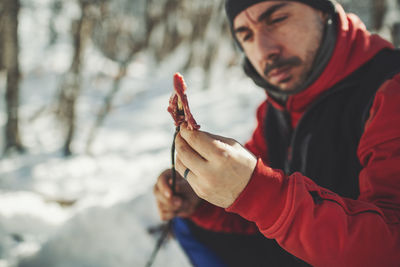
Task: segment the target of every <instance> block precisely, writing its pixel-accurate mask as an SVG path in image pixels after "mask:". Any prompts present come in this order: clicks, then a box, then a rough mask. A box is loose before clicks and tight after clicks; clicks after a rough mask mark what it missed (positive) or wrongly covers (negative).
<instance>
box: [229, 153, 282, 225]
mask: <svg viewBox="0 0 400 267" xmlns="http://www.w3.org/2000/svg"><path fill="white" fill-rule="evenodd" d="M286 195H287V177H286V176H285V175H284V173H283V172H282V171H280V170H274V169H272V168H270V167H268V166H266V165H265V164H264V162H263V161H262V160H261V159H258V161H257V165H256V167H255V169H254V172H253V175H252V177H251V178H250V181H249V183H248V184H247V186H246V187H245V189H244V190H243V191H242V193H241V194H240V195H239V197H238V198H237V199H236V200H235V202H234V203H233V204H232V205H231V206H230V207H228V208H227V209H226V211H228V212H233V213H237V214H239V215H240V216H242V217H243V218H245V219H247V220H249V221H252V222H255V223H256V224H257V226H258V227H259V229H260V230H262V229H267V228H269V227H270V226H272V225H273V224H274V223H275V222H276V220H277V219H278V218H279V216H280V214H281V213H282V211H283V209H284V207H285V202H286Z"/></svg>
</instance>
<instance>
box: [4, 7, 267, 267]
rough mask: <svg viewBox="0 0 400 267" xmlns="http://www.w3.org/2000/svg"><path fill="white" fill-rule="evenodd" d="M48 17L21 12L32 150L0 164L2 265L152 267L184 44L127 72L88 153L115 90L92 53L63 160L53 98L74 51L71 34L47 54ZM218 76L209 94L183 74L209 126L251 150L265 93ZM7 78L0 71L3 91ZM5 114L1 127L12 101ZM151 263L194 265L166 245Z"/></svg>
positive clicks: (25, 124) (236, 72)
mask: <svg viewBox="0 0 400 267" xmlns="http://www.w3.org/2000/svg"><path fill="white" fill-rule="evenodd" d="M35 3H36V5H37V6H35V7H31V9H32V8H33V9H35V8H36V11H38V12H39V10H42V7H43V6H46V5H47V4H48V1H45V0H41V1H36V2H35ZM30 11H32V10H30ZM73 16H74V15H73V14H72V15H71V14H70V17H73ZM66 17H68V16H66ZM48 19H49V14H48V13H46V10H45V9H43V10H42V11H41V13H40V12H39V14H37V13H35V12H28V10H27V9H23V10H22V11H21V17H20V21H21V24H20V25H21V30H20V35H21V37H22V45H21V64H22V67H23V80H22V84H21V108H20V117H21V126H20V127H21V135H22V140H23V143H24V144H25V146H26V148H27V153H26V154H24V155H10V156H7V157H2V158H0V267H14V266H21V267H47V266H48V267H67V266H68V267H72V266H74V267H81V266H82V267H83V266H93V267H94V266H96V267H102V266H104V267H113V266H120V267H125V266H127V267H128V266H130V267H131V266H144V265H145V262H146V261H147V259H148V258H149V256H150V253H151V251H152V249H153V247H154V245H155V242H156V239H157V237H158V235H152V234H149V233H148V228H149V227H154V226H157V225H159V224H160V223H161V221H160V220H159V218H158V213H157V210H156V205H155V201H154V198H153V196H152V186H153V184H154V182H155V180H156V178H157V176H158V174H159V173H160V172H161V171H162V170H163V169H165V168H168V167H169V165H170V146H171V142H172V136H173V132H174V126H173V122H172V119H171V118H170V116H169V114H168V113H167V112H166V108H167V105H168V99H169V96H170V94H171V91H172V75H173V73H174V72H175V71H176V70H178V69H179V67H180V66H181V63H182V62H181V61H182V55H184V54H185V53H186V52H187V48H185V47H181V48H180V49H178V50H177V51H176V53H174V54H173V55H171V56H170V57H169V58H168V59H167V60H166V61H165V62H164V63H163V64H162V65H159V66H154V64H153V65H152V64H150V63H149V62H151V61H149V60H148V56H147V55H146V54H143V55H141V56H139V57H138V58H137V59H136V60H135V61H134V62H133V63H132V64H131V65H130V67H129V71H128V75H127V77H126V78H125V79H124V80H123V83H122V88H121V91H120V92H119V93H118V95H117V97H116V99H115V100H114V108H113V109H112V111H111V112H110V114H109V116H108V117H107V119H106V121H105V123H104V125H103V126H102V127H101V129H100V131H99V133H98V135H97V137H96V139H95V141H94V143H93V147H92V153H91V154H90V155H88V154H87V153H85V148H86V143H87V138H88V133H89V130H90V128H91V126H92V124H93V123H94V119H95V116H96V112H97V110H98V109H99V107H100V105H101V104H102V99H103V97H104V96H105V94H106V93H107V92H108V90H109V89H110V86H111V80H110V78H109V76H110V75H113V74H114V73H115V72H116V66H115V64H114V63H112V62H110V61H107V60H106V59H104V58H102V57H101V56H100V55H99V54H98V52H96V50H95V49H94V48H92V47H89V49H88V51H87V53H86V54H87V56H86V58H85V72H84V77H85V80H84V84H83V86H82V88H83V90H82V95H81V97H80V99H79V103H78V116H79V117H78V123H77V127H78V129H77V134H76V138H75V141H74V143H73V149H74V152H75V153H74V155H73V156H72V157H70V158H64V157H62V155H61V153H60V150H61V146H62V141H63V137H62V130H61V125H60V124H59V122H57V121H56V120H55V117H54V102H55V98H56V95H57V90H58V85H59V83H60V77H61V74H62V73H63V72H64V71H65V70H66V69H67V68H68V66H69V62H70V55H71V54H70V53H71V48H70V47H69V46H68V45H67V43H68V39H67V37H66V36H67V35H66V36H64V37H63V36H61V42H60V43H58V44H56V45H54V46H52V47H47V44H46V42H47V37H48V36H47V34H48V33H47V32H46V31H45V30H44V28H45V27H46V26H47V24H46V23H47V22H46V21H48ZM64 24H65V25H64ZM64 24H63V23H62V22H59V27H61V28H62V27H65V28H67V26H66V23H65V22H64ZM63 38H64V40H63ZM221 56H222V57H223V56H224V55H222V54H221ZM99 73H102V74H101V75H99ZM213 73H214V75H213V76H212V79H211V83H210V86H209V88H203V86H202V79H203V72H202V71H201V70H197V69H192V70H191V71H190V72H189V73H186V75H185V77H186V80H187V83H188V87H189V90H188V95H189V101H190V105H191V108H192V111H193V114H194V116H195V118H196V120H197V121H198V123H199V124H200V125H201V126H202V129H203V130H206V131H210V132H213V133H216V134H220V135H224V136H229V137H233V138H236V139H237V140H239V141H241V142H244V141H246V139H247V138H248V137H249V136H250V134H251V131H252V129H253V128H254V126H255V116H254V114H255V109H256V107H257V105H258V104H259V103H260V102H261V101H263V100H264V98H265V95H264V93H263V92H262V90H260V89H257V88H255V86H254V85H253V84H252V82H251V81H250V80H249V79H247V78H245V77H244V75H243V74H242V71H241V69H240V68H239V67H238V68H231V69H229V70H225V69H224V68H223V67H222V66H218V65H216V66H214V70H213ZM4 80H5V79H4V75H0V93H1V95H3V94H4ZM0 98H1V100H0V101H3V96H1V97H0ZM0 106H1V109H0V127H1V128H3V127H4V124H5V114H4V108H3V107H4V102H0ZM39 110H42V111H41V112H40V113H39V115H38V116H37V114H38V111H39ZM1 132H2V131H1ZM0 138H2V136H0ZM0 140H3V139H0ZM2 145H3V144H2V143H0V148H1V146H2ZM154 266H163V267H168V266H171V267H181V266H182V267H184V266H190V264H189V262H188V260H187V259H186V257H185V256H184V254H183V253H182V251H181V249H180V248H179V246H178V244H177V243H176V242H175V241H174V240H169V241H168V242H167V243H166V245H165V246H164V247H163V248H162V249H161V251H160V252H159V254H158V256H157V258H156V261H155V263H154Z"/></svg>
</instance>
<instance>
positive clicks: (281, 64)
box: [264, 57, 303, 77]
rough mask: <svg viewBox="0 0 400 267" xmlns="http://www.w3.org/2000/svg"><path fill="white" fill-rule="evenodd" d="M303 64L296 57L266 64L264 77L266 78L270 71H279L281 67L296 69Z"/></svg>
mask: <svg viewBox="0 0 400 267" xmlns="http://www.w3.org/2000/svg"><path fill="white" fill-rule="evenodd" d="M302 63H303V62H302V61H301V59H300V58H298V57H291V58H288V59H278V60H276V61H275V62H273V63H271V64H268V65H267V66H265V69H264V75H265V76H266V77H267V76H268V75H269V73H270V72H271V71H273V70H274V69H279V68H282V67H286V66H290V67H297V66H300V65H301V64H302Z"/></svg>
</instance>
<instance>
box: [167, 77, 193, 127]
mask: <svg viewBox="0 0 400 267" xmlns="http://www.w3.org/2000/svg"><path fill="white" fill-rule="evenodd" d="M186 88H187V87H186V84H185V81H184V80H183V76H182V75H181V74H180V73H175V74H174V89H175V90H174V93H173V94H172V96H171V98H170V99H169V106H168V112H169V113H171V115H172V118H173V119H174V121H175V125H176V126H180V125H181V124H182V123H184V122H186V123H187V128H188V129H189V130H198V129H200V125H198V124H197V123H196V121H195V120H194V118H193V115H192V113H190V109H189V103H188V100H187V96H186V94H185V91H186Z"/></svg>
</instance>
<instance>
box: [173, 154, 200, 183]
mask: <svg viewBox="0 0 400 267" xmlns="http://www.w3.org/2000/svg"><path fill="white" fill-rule="evenodd" d="M186 169H188V168H187V167H186V165H185V164H184V163H183V162H182V161H181V160H180V158H179V157H177V158H176V170H177V172H178V173H179V174H180V175H181V176H182V177H184V174H185V171H186ZM195 176H196V175H195V174H194V172H192V171H191V170H190V168H189V173H188V174H187V175H186V180H187V181H188V182H189V180H192V179H195ZM183 179H185V178H183ZM189 183H190V182H189Z"/></svg>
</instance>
